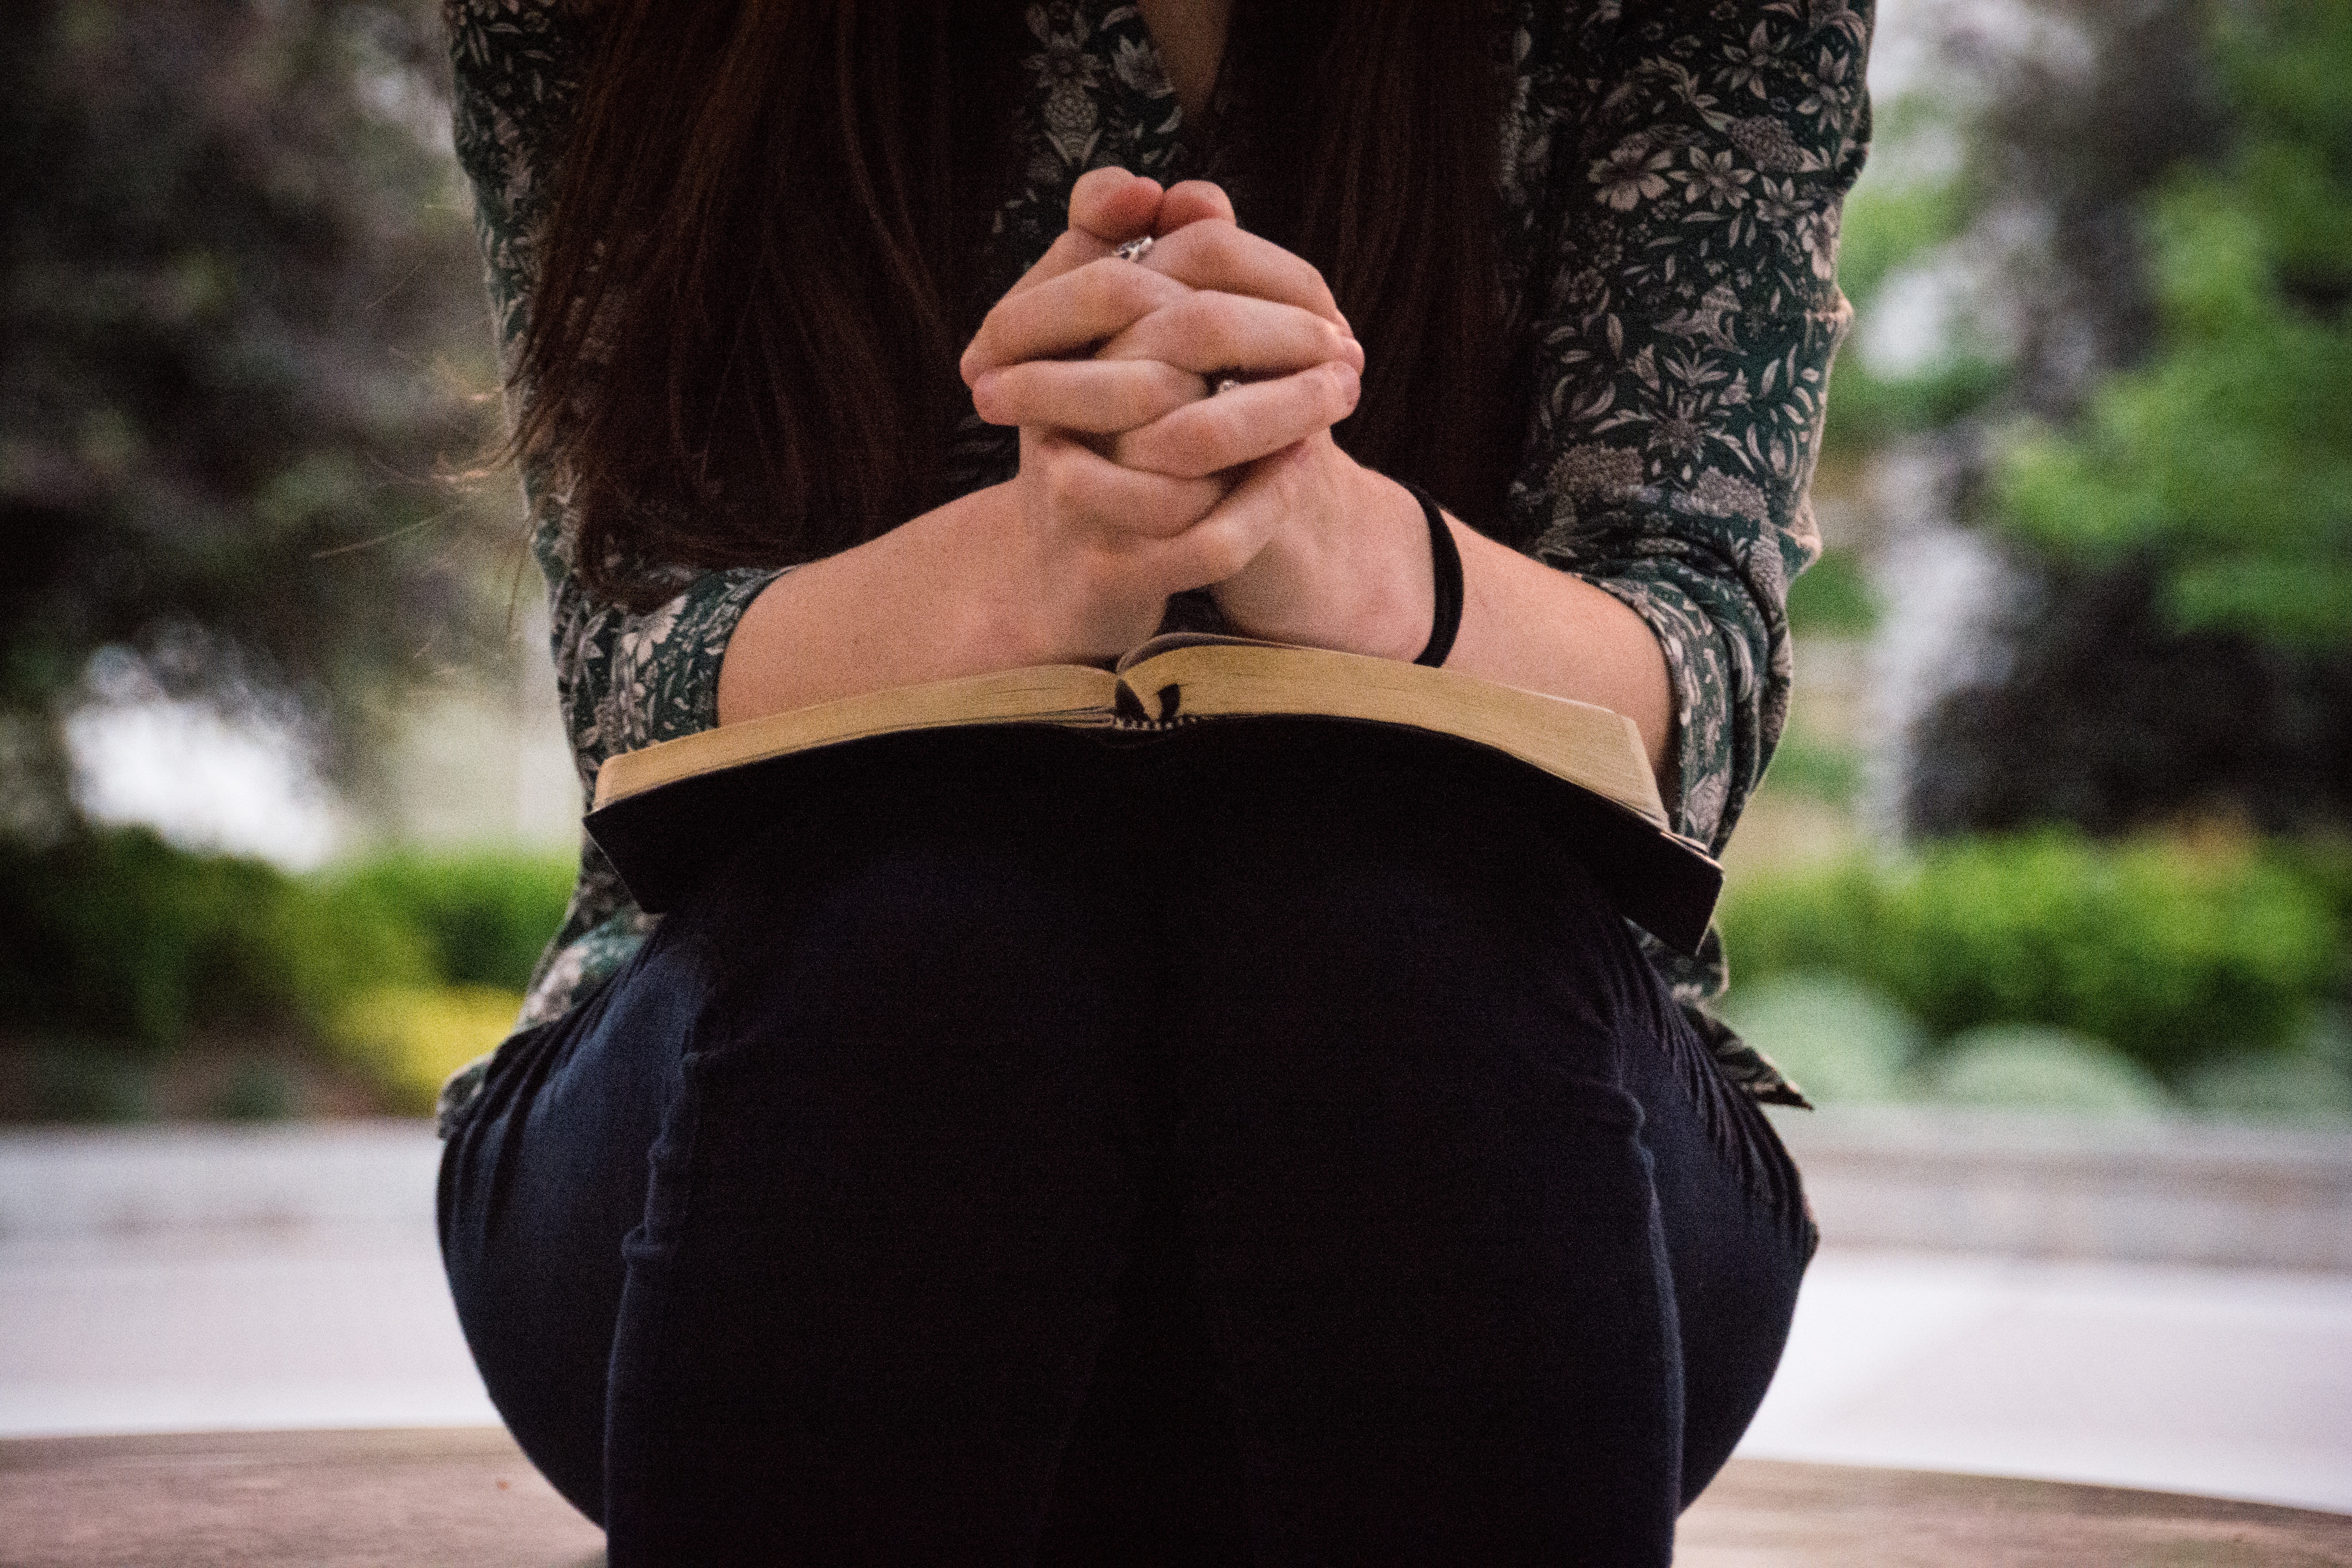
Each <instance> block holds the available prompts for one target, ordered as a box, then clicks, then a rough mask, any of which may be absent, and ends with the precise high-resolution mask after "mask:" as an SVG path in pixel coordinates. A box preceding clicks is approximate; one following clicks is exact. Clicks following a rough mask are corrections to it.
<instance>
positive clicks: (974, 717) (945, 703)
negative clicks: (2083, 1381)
mask: <svg viewBox="0 0 2352 1568" xmlns="http://www.w3.org/2000/svg"><path fill="white" fill-rule="evenodd" d="M1117 693H1118V677H1117V676H1114V675H1112V674H1111V673H1110V672H1109V671H1108V670H1104V669H1096V668H1093V667H1091V666H1088V665H1083V664H1047V665H1038V666H1035V667H1034V668H1026V669H1003V670H998V671H995V672H994V673H992V674H989V675H972V676H965V677H963V678H961V679H956V680H935V681H931V682H929V683H927V684H925V685H922V686H902V687H898V688H896V689H892V690H888V691H869V692H865V693H862V694H860V695H858V696H856V697H844V698H840V699H837V700H835V701H832V702H820V703H817V704H815V705H814V706H813V707H808V708H795V709H793V710H792V711H790V712H787V713H772V714H769V715H768V716H767V717H765V718H761V719H751V720H746V721H744V722H742V723H740V724H723V725H721V726H719V728H718V729H716V730H705V731H702V732H701V733H700V734H698V735H688V736H684V737H682V738H681V739H678V740H676V741H663V742H657V743H656V744H654V745H651V746H646V747H645V748H643V749H642V750H639V751H635V752H624V753H623V754H622V755H620V756H617V757H614V758H612V759H611V760H610V761H608V762H606V763H605V764H604V768H603V769H602V770H601V771H600V772H599V773H597V775H596V805H597V806H599V807H603V806H606V805H611V804H612V803H613V802H614V801H616V800H623V799H625V798H627V797H628V796H630V795H635V794H638V793H639V792H641V791H644V790H649V789H652V788H654V787H655V786H656V785H658V784H669V783H671V782H673V781H675V780H677V779H682V778H688V777H690V776H692V775H694V774H696V773H715V772H717V771H718V770H719V769H721V768H731V767H739V766H740V765H742V764H743V763H756V762H763V761H765V760H766V759H768V758H770V757H781V756H783V755H785V754H787V753H789V752H804V751H810V750H814V748H816V747H819V746H834V745H839V744H841V743H843V742H848V741H858V740H863V739H865V738H866V736H869V735H885V734H894V733H897V732H899V731H908V730H936V729H941V728H945V727H948V726H950V725H958V724H1013V723H1053V724H1078V725H1092V724H1108V723H1109V722H1111V704H1112V700H1113V699H1114V697H1115V696H1116V695H1117Z"/></svg>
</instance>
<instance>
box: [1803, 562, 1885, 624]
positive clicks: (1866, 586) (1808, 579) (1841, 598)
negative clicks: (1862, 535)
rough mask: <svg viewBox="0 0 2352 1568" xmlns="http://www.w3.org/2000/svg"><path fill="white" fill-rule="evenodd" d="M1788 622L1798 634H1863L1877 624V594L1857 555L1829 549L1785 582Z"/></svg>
mask: <svg viewBox="0 0 2352 1568" xmlns="http://www.w3.org/2000/svg"><path fill="white" fill-rule="evenodd" d="M1789 624H1790V627H1791V628H1792V629H1793V630H1794V631H1795V632H1796V633H1797V635H1798V636H1800V637H1867V636H1868V635H1869V634H1870V632H1871V630H1872V628H1873V627H1874V626H1877V625H1878V595H1877V593H1876V591H1875V590H1874V589H1873V588H1872V587H1871V585H1870V576H1869V574H1868V573H1867V572H1866V571H1865V570H1864V566H1863V563H1862V559H1861V557H1860V555H1859V554H1858V553H1857V552H1854V551H1852V550H1829V551H1825V552H1822V558H1821V559H1820V560H1818V561H1816V562H1814V563H1812V565H1811V566H1810V567H1808V568H1807V569H1806V571H1805V574H1804V575H1803V576H1801V577H1799V578H1798V579H1797V580H1796V581H1795V582H1794V583H1792V584H1790V585H1789Z"/></svg>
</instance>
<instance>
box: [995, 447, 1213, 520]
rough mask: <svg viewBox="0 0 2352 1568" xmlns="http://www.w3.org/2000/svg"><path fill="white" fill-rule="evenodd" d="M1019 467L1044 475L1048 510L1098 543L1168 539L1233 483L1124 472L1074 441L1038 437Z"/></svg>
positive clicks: (1024, 449)
mask: <svg viewBox="0 0 2352 1568" xmlns="http://www.w3.org/2000/svg"><path fill="white" fill-rule="evenodd" d="M1022 463H1023V466H1024V468H1025V467H1028V466H1030V465H1032V464H1034V465H1036V466H1037V467H1038V468H1041V469H1042V479H1043V481H1044V494H1045V503H1046V505H1047V506H1049V507H1051V508H1052V509H1054V510H1055V511H1056V512H1058V513H1059V514H1060V515H1062V516H1063V517H1065V518H1073V519H1082V520H1085V525H1086V526H1087V530H1088V531H1090V532H1092V533H1093V534H1095V535H1096V536H1097V539H1098V540H1101V539H1109V540H1116V539H1117V538H1118V536H1119V535H1122V534H1125V535H1132V536H1134V537H1135V538H1136V539H1137V540H1139V541H1140V540H1146V539H1161V538H1171V537H1173V536H1174V535H1176V534H1179V533H1181V532H1183V531H1185V530H1186V529H1188V528H1190V527H1192V525H1193V524H1194V523H1196V522H1198V521H1200V520H1201V519H1202V517H1204V516H1206V515H1207V514H1208V512H1209V510H1210V509H1211V508H1212V507H1214V506H1215V505H1216V504H1217V503H1218V502H1219V501H1220V500H1223V499H1224V496H1225V492H1226V491H1227V490H1228V489H1231V488H1232V481H1231V480H1228V479H1170V478H1168V477H1167V476H1165V475H1162V474H1146V473H1139V472H1137V471H1136V470H1135V469H1133V468H1121V467H1119V466H1118V464H1117V463H1114V462H1112V461H1111V460H1110V459H1109V458H1105V457H1102V456H1100V455H1099V454H1097V453H1096V452H1094V451H1091V450H1089V449H1088V448H1087V447H1086V446H1085V445H1084V444H1083V443H1081V442H1080V441H1078V440H1077V439H1076V438H1075V437H1069V436H1065V435H1063V434H1061V433H1060V432H1058V431H1039V432H1037V433H1036V434H1035V435H1034V436H1029V437H1026V438H1024V441H1023V443H1022Z"/></svg>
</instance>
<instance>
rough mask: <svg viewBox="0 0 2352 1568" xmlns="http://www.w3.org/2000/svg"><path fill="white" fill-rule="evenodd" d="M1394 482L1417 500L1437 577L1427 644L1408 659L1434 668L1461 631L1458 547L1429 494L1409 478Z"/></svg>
mask: <svg viewBox="0 0 2352 1568" xmlns="http://www.w3.org/2000/svg"><path fill="white" fill-rule="evenodd" d="M1397 482H1398V483H1399V484H1402V485H1403V486H1404V488H1405V489H1408V490H1410V491H1412V499H1413V500H1417V501H1419V502H1420V503H1421V515H1422V516H1423V517H1424V518H1426V519H1427V520H1428V521H1429V560H1430V564H1431V566H1432V567H1433V568H1434V570H1435V575H1436V578H1437V605H1436V611H1435V614H1433V616H1431V617H1430V626H1429V646H1428V647H1425V648H1423V649H1422V650H1421V657H1420V658H1416V659H1414V660H1413V661H1412V662H1413V663H1415V664H1425V665H1427V666H1429V667H1430V668H1432V669H1434V668H1437V667H1438V666H1439V665H1441V664H1444V662H1445V656H1446V655H1447V654H1450V653H1452V652H1453V651H1454V636H1455V634H1457V633H1459V632H1460V631H1461V630H1462V547H1461V546H1460V545H1458V544H1455V543H1454V531H1453V530H1452V529H1450V528H1448V527H1446V526H1445V513H1444V510H1442V509H1441V508H1440V507H1439V506H1438V504H1437V502H1436V500H1434V499H1433V497H1432V496H1431V495H1430V493H1429V492H1428V491H1427V490H1425V489H1422V488H1421V487H1420V486H1419V485H1417V484H1414V483H1413V482H1412V480H1410V479H1400V480H1398V481H1397Z"/></svg>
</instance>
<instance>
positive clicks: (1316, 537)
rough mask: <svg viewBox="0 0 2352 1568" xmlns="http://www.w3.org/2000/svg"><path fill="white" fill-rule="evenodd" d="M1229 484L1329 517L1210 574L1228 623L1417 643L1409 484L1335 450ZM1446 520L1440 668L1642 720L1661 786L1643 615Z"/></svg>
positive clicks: (1423, 570)
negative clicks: (1445, 620)
mask: <svg viewBox="0 0 2352 1568" xmlns="http://www.w3.org/2000/svg"><path fill="white" fill-rule="evenodd" d="M1310 457H1311V455H1310ZM1237 494H1238V495H1240V496H1241V497H1242V499H1243V500H1244V501H1245V502H1246V501H1257V502H1258V503H1259V504H1266V505H1271V506H1275V507H1278V508H1281V509H1284V510H1286V511H1289V512H1291V513H1294V514H1296V515H1298V516H1300V517H1307V516H1309V515H1318V516H1323V517H1328V518H1329V519H1332V520H1334V525H1333V526H1328V527H1297V528H1292V529H1288V530H1286V531H1283V532H1282V533H1280V534H1279V535H1277V537H1276V540H1275V542H1274V543H1273V544H1272V545H1270V546H1269V547H1268V549H1267V551H1266V552H1265V555H1263V556H1262V557H1261V558H1260V559H1259V560H1257V561H1255V562H1253V563H1251V567H1250V570H1249V571H1248V572H1247V573H1245V574H1243V575H1242V576H1241V577H1237V578H1235V579H1234V580H1232V581H1230V582H1226V583H1221V584H1218V585H1217V594H1218V598H1219V601H1220V603H1221V604H1222V605H1223V607H1224V609H1225V612H1226V615H1227V616H1228V617H1229V618H1231V619H1232V620H1233V621H1234V624H1235V625H1236V626H1239V627H1241V628H1242V629H1243V630H1244V631H1246V632H1248V633H1250V634H1251V635H1253V636H1257V637H1268V638H1271V639H1273V640H1275V641H1278V642H1297V643H1304V644H1307V645H1308V646H1310V647H1331V648H1339V649H1341V650H1343V651H1346V652H1350V653H1361V654H1370V655H1371V656H1373V657H1376V658H1396V659H1410V658H1415V657H1417V656H1418V655H1419V654H1420V652H1421V650H1422V649H1423V647H1425V646H1427V644H1428V641H1429V635H1430V628H1431V617H1432V614H1433V610H1432V606H1433V601H1434V598H1435V574H1434V571H1433V565H1432V563H1431V559H1430V540H1429V525H1428V521H1427V519H1426V517H1425V515H1424V514H1423V511H1422V509H1421V503H1420V502H1419V501H1418V500H1415V499H1414V498H1413V496H1412V492H1411V491H1409V490H1407V489H1405V488H1404V487H1403V486H1402V485H1401V484H1399V483H1397V482H1396V481H1395V480H1393V479H1388V478H1386V477H1384V476H1382V475H1381V474H1378V473H1375V472H1373V471H1371V470H1370V469H1367V468H1360V467H1358V466H1356V465H1355V464H1354V463H1352V462H1350V461H1349V460H1347V459H1346V458H1336V460H1335V461H1333V462H1331V463H1328V464H1326V465H1325V466H1323V467H1322V468H1318V467H1317V466H1316V464H1315V463H1314V462H1312V461H1311V460H1308V459H1307V458H1299V457H1296V456H1293V457H1290V458H1286V459H1285V460H1284V461H1283V462H1282V464H1281V466H1280V467H1279V468H1276V467H1275V466H1273V465H1271V464H1270V465H1267V466H1266V467H1265V470H1264V471H1263V472H1261V473H1259V474H1256V475H1254V476H1253V478H1252V479H1251V480H1250V481H1249V482H1248V483H1246V484H1245V485H1244V487H1243V490H1242V491H1240V492H1237ZM1446 526H1447V527H1448V528H1449V529H1450V530H1451V531H1452V532H1453V536H1454V542H1455V544H1456V546H1457V547H1458V548H1459V550H1460V551H1461V554H1462V577H1463V606H1462V625H1461V629H1460V631H1459V632H1458V633H1457V634H1456V636H1455V638H1454V648H1453V651H1452V652H1451V653H1450V654H1449V655H1448V656H1447V658H1446V660H1445V667H1446V668H1448V669H1455V670H1460V671H1462V672H1463V673H1465V674H1467V675H1475V676H1477V677H1479V678H1480V679H1486V680H1492V681H1496V682H1498V683H1499V684H1502V685H1506V686H1517V687H1519V688H1521V689H1525V690H1528V691H1540V692H1544V693H1547V694H1549V695H1550V696H1554V697H1567V698H1572V699H1574V700H1577V701H1579V702H1591V703H1595V704H1597V705H1599V706H1601V707H1603V708H1607V709H1610V710H1613V711H1615V712H1619V713H1622V714H1623V715H1625V716H1626V717H1627V718H1629V719H1631V720H1633V723H1634V725H1635V727H1636V728H1637V729H1639V730H1640V731H1641V733H1642V744H1643V750H1644V751H1645V752H1647V753H1648V756H1649V759H1650V766H1651V768H1652V770H1653V771H1654V772H1655V773H1658V774H1659V775H1660V786H1661V788H1662V789H1664V788H1665V787H1666V786H1667V785H1668V784H1671V783H1672V781H1671V779H1669V778H1668V777H1667V776H1666V775H1667V773H1668V768H1669V761H1668V759H1669V747H1670V745H1671V744H1672V742H1673V740H1674V731H1675V721H1674V696H1673V690H1674V689H1673V683H1672V681H1671V679H1669V677H1668V673H1667V669H1666V660H1665V656H1664V652H1663V651H1662V649H1661V648H1660V647H1659V645H1658V639H1657V637H1656V635H1655V634H1654V633H1653V632H1652V631H1651V629H1650V626H1649V623H1648V622H1646V621H1644V620H1643V618H1642V617H1641V616H1638V615H1636V614H1635V613H1634V612H1633V610H1632V609H1630V608H1628V607H1627V606H1626V605H1625V604H1624V602H1623V601H1622V600H1620V599H1619V598H1617V597H1616V596H1615V595H1612V594H1610V593H1607V592H1605V591H1604V590H1602V589H1600V588H1597V587H1595V586H1593V585H1592V584H1591V583H1590V582H1587V581H1586V580H1584V579H1583V578H1580V577H1578V576H1575V575H1573V574H1570V573H1566V572H1562V571H1559V569H1557V568H1555V567H1552V566H1548V565H1546V564H1544V563H1542V562H1539V561H1536V560H1533V559H1531V558H1529V557H1528V556H1526V555H1522V554H1521V553H1519V552H1517V551H1516V550H1513V549H1511V548H1509V547H1508V546H1507V545H1503V544H1498V543H1496V542H1495V541H1493V540H1491V539H1489V538H1487V537H1486V535H1485V534H1482V533H1480V532H1478V531H1476V530H1475V529H1473V528H1470V527H1467V526H1466V525H1465V524H1463V523H1461V522H1459V521H1454V519H1452V518H1448V519H1447V521H1446Z"/></svg>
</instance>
